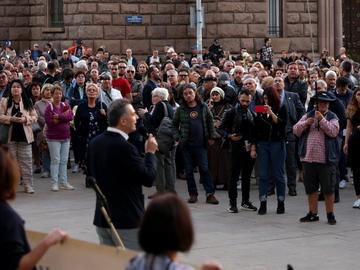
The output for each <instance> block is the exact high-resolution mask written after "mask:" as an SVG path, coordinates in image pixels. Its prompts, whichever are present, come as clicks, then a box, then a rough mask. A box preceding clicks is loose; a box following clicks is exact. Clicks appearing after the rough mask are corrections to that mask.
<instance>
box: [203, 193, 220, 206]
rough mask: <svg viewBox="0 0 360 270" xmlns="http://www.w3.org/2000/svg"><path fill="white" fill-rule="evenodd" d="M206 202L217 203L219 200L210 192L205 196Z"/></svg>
mask: <svg viewBox="0 0 360 270" xmlns="http://www.w3.org/2000/svg"><path fill="white" fill-rule="evenodd" d="M206 203H208V204H219V201H218V200H217V199H216V197H215V196H214V194H211V195H209V196H207V197H206Z"/></svg>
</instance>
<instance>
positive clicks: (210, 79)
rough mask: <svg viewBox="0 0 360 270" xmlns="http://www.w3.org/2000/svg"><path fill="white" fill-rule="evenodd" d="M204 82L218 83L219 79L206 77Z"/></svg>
mask: <svg viewBox="0 0 360 270" xmlns="http://www.w3.org/2000/svg"><path fill="white" fill-rule="evenodd" d="M203 81H204V82H207V81H213V82H216V81H217V79H216V78H215V77H213V76H208V77H205V78H204V79H203Z"/></svg>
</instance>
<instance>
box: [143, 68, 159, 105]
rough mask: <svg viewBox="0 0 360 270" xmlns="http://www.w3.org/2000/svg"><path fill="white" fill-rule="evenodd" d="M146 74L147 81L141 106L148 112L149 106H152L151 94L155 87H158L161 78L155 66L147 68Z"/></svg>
mask: <svg viewBox="0 0 360 270" xmlns="http://www.w3.org/2000/svg"><path fill="white" fill-rule="evenodd" d="M148 74H149V79H148V80H147V82H146V83H145V85H144V89H143V104H144V107H145V108H147V109H148V110H149V109H150V106H151V105H152V102H151V92H152V90H154V89H155V88H156V87H159V86H160V82H161V77H160V71H159V69H158V68H157V67H156V66H151V67H150V68H149V71H148Z"/></svg>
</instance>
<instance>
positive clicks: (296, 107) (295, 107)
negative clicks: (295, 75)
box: [274, 77, 305, 196]
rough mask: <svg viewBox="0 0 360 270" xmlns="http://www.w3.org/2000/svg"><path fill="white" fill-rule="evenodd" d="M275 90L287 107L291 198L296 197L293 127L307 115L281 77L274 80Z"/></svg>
mask: <svg viewBox="0 0 360 270" xmlns="http://www.w3.org/2000/svg"><path fill="white" fill-rule="evenodd" d="M274 88H275V89H276V90H277V91H278V93H279V94H280V99H281V104H282V105H284V106H285V107H286V111H287V114H288V121H287V122H286V134H287V140H286V161H285V165H286V176H287V186H288V189H289V193H288V194H289V195H290V196H296V195H297V193H296V171H297V162H296V155H297V154H296V138H295V136H294V134H293V126H294V125H295V124H296V123H297V122H298V121H299V120H300V118H301V117H302V116H303V115H304V114H305V107H304V106H303V104H302V103H301V101H300V98H299V95H298V94H297V93H292V92H287V91H285V90H284V88H285V83H284V80H283V79H282V78H281V77H276V78H275V79H274Z"/></svg>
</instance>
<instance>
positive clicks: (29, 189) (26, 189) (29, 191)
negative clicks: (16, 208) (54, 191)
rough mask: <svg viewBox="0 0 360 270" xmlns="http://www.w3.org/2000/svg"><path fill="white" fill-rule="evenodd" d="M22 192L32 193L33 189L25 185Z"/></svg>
mask: <svg viewBox="0 0 360 270" xmlns="http://www.w3.org/2000/svg"><path fill="white" fill-rule="evenodd" d="M24 192H25V193H27V194H34V193H35V190H34V188H33V187H32V186H25V189H24Z"/></svg>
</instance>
